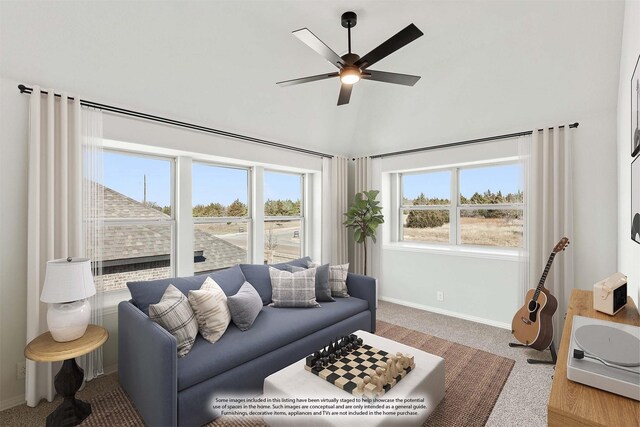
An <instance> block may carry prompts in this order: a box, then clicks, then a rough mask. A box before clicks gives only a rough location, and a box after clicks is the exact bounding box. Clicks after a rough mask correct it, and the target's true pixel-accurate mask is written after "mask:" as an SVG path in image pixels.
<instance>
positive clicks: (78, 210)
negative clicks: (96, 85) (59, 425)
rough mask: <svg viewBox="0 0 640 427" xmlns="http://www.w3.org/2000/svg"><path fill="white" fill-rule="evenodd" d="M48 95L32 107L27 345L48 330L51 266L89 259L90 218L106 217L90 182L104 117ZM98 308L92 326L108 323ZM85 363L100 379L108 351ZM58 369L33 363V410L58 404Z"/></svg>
mask: <svg viewBox="0 0 640 427" xmlns="http://www.w3.org/2000/svg"><path fill="white" fill-rule="evenodd" d="M46 92H47V93H48V94H47V95H46V96H43V95H42V93H41V90H40V88H39V87H37V86H36V87H34V88H33V92H32V93H31V98H30V104H29V175H28V180H29V183H28V191H29V194H28V219H27V222H28V231H27V233H28V237H27V241H28V242H27V248H28V261H27V269H28V271H27V343H28V342H30V341H31V340H33V339H34V338H36V337H37V336H38V335H40V334H42V333H43V332H45V331H46V330H47V320H46V318H47V305H46V304H44V303H42V302H40V294H41V292H42V286H43V284H44V276H45V271H46V263H47V261H48V260H52V259H57V258H66V257H68V256H72V257H77V256H86V255H87V254H88V249H87V248H88V247H90V242H91V241H93V240H95V233H96V232H95V230H94V231H91V230H90V228H92V227H94V226H95V224H91V223H85V221H84V219H85V218H87V217H89V216H90V215H94V216H95V215H98V213H97V211H96V208H97V206H98V203H100V200H98V198H97V197H98V194H99V193H98V192H97V191H98V190H97V187H96V185H95V182H93V181H90V180H92V179H95V177H96V173H97V172H95V171H97V170H98V169H100V170H101V163H97V162H96V160H95V158H96V157H95V156H96V153H97V152H98V151H101V143H102V135H101V129H102V115H101V113H100V112H91V113H90V114H88V113H86V112H85V110H84V109H82V108H81V107H80V101H79V98H78V97H75V99H74V101H69V99H68V97H67V95H66V94H62V95H61V96H60V97H58V98H56V97H55V96H54V91H53V90H51V89H49V90H47V91H46ZM83 119H84V123H83ZM83 147H84V148H83ZM86 178H89V179H86ZM91 255H94V254H93V253H91ZM94 274H95V272H94ZM96 284H98V283H96ZM91 304H92V308H93V309H94V310H95V311H94V312H93V313H92V318H91V323H94V324H95V323H97V324H101V322H102V311H101V309H102V303H101V295H98V296H96V297H93V298H92V300H91ZM95 355H98V356H95ZM81 363H82V364H83V365H84V366H85V367H88V369H87V372H86V374H87V378H89V379H90V378H92V377H94V376H95V375H97V373H100V372H101V371H102V353H101V351H99V352H95V353H93V354H92V355H90V356H88V357H86V358H84V359H83V360H81ZM57 369H58V364H56V365H55V366H52V364H51V363H40V362H38V363H36V362H32V361H29V360H28V361H27V372H26V374H27V375H26V380H25V398H26V401H27V405H29V406H36V405H37V404H38V402H39V401H40V400H41V399H43V398H44V399H47V400H48V401H52V400H53V397H54V395H55V391H54V386H53V377H54V375H55V374H56V373H57Z"/></svg>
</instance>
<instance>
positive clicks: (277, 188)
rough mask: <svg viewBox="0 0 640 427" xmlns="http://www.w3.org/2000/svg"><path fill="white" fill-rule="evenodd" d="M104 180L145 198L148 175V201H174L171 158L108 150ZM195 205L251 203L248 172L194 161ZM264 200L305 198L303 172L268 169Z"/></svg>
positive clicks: (119, 190) (162, 202)
mask: <svg viewBox="0 0 640 427" xmlns="http://www.w3.org/2000/svg"><path fill="white" fill-rule="evenodd" d="M103 161H104V183H105V185H106V186H107V187H109V188H112V189H113V190H115V191H117V192H119V193H122V194H124V195H126V196H128V197H131V198H132V199H134V200H138V201H142V199H143V188H144V175H146V176H147V201H149V202H156V203H158V204H159V205H160V206H169V204H170V200H171V161H169V160H164V159H159V158H151V157H142V156H132V155H128V154H120V153H114V152H106V151H105V152H104V156H103ZM192 180H193V193H192V199H193V205H194V206H195V205H198V204H203V205H207V204H209V203H214V202H218V203H221V204H223V205H225V206H228V205H230V204H231V203H232V202H233V201H234V200H236V199H240V201H241V202H243V203H245V204H246V203H247V188H248V171H247V170H246V169H234V168H227V167H219V166H212V165H206V164H203V163H195V162H194V163H193V173H192ZM264 191H265V194H264V199H265V200H267V199H272V200H277V199H283V200H285V199H291V200H298V199H300V198H301V181H300V175H295V174H286V173H277V172H271V171H265V173H264Z"/></svg>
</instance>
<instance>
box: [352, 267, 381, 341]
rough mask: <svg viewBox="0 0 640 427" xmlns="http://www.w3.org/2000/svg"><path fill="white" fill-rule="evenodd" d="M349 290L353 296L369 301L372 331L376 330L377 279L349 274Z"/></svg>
mask: <svg viewBox="0 0 640 427" xmlns="http://www.w3.org/2000/svg"><path fill="white" fill-rule="evenodd" d="M347 292H349V295H351V296H352V297H356V298H360V299H363V300H365V301H367V302H368V303H369V310H370V311H371V331H370V332H371V333H375V332H376V302H377V295H376V279H375V278H373V277H369V276H363V275H361V274H354V273H349V274H348V275H347Z"/></svg>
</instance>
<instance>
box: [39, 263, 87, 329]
mask: <svg viewBox="0 0 640 427" xmlns="http://www.w3.org/2000/svg"><path fill="white" fill-rule="evenodd" d="M95 293H96V287H95V285H94V284H93V276H92V275H91V261H90V260H89V258H67V259H54V260H52V261H48V262H47V272H46V275H45V278H44V288H43V289H42V295H40V301H42V302H46V303H48V304H49V309H48V310H47V325H48V327H49V332H51V335H52V336H53V339H54V340H56V341H58V342H66V341H73V340H75V339H78V338H80V337H81V336H82V335H84V332H85V331H86V330H87V326H88V325H89V319H90V317H91V304H90V303H89V300H88V299H87V298H89V297H90V296H92V295H95Z"/></svg>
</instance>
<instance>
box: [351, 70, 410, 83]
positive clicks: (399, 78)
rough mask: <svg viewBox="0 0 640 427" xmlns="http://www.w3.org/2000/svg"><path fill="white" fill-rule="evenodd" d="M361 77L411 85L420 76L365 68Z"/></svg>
mask: <svg viewBox="0 0 640 427" xmlns="http://www.w3.org/2000/svg"><path fill="white" fill-rule="evenodd" d="M362 78H363V79H367V80H375V81H378V82H385V83H394V84H397V85H405V86H413V85H414V84H416V83H417V82H418V80H420V76H412V75H410V74H398V73H388V72H386V71H376V70H367V71H365V72H363V73H362Z"/></svg>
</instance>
